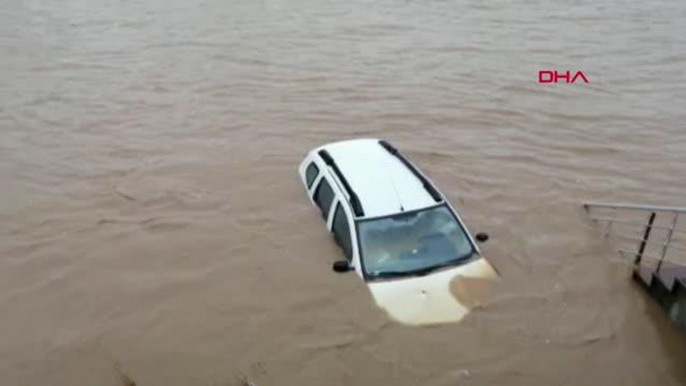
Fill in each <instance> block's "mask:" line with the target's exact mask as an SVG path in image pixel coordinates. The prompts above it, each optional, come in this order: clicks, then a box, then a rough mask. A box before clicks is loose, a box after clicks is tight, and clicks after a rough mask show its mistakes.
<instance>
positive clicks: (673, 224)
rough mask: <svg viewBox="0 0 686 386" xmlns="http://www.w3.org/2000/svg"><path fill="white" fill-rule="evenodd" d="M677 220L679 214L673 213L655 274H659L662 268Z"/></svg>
mask: <svg viewBox="0 0 686 386" xmlns="http://www.w3.org/2000/svg"><path fill="white" fill-rule="evenodd" d="M678 218H679V213H678V212H674V218H673V219H672V226H670V227H669V231H668V232H667V241H665V244H664V245H663V246H662V256H661V257H660V261H659V262H658V263H657V269H656V270H655V272H660V268H662V262H663V261H664V260H665V256H666V255H667V248H669V243H670V242H671V241H672V234H673V233H674V227H676V222H677V220H678Z"/></svg>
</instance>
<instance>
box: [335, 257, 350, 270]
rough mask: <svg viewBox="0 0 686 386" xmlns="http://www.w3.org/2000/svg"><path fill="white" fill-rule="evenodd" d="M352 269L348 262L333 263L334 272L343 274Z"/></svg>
mask: <svg viewBox="0 0 686 386" xmlns="http://www.w3.org/2000/svg"><path fill="white" fill-rule="evenodd" d="M351 269H352V267H351V266H350V262H349V261H348V260H338V261H335V262H334V263H333V270H334V272H338V273H344V272H348V271H350V270H351Z"/></svg>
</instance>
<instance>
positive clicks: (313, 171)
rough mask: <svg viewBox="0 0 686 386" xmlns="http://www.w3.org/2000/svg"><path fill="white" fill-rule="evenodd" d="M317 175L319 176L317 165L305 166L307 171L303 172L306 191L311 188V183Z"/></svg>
mask: <svg viewBox="0 0 686 386" xmlns="http://www.w3.org/2000/svg"><path fill="white" fill-rule="evenodd" d="M317 174H319V168H318V167H317V165H316V164H315V163H314V162H312V163H310V164H309V165H308V166H307V170H306V171H305V179H306V180H307V189H309V188H311V187H312V183H313V182H314V180H315V178H317Z"/></svg>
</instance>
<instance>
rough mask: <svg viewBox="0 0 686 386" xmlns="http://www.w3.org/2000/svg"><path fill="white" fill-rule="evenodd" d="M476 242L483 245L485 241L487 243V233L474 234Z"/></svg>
mask: <svg viewBox="0 0 686 386" xmlns="http://www.w3.org/2000/svg"><path fill="white" fill-rule="evenodd" d="M476 241H478V242H480V243H485V242H486V241H488V233H484V232H479V233H477V234H476Z"/></svg>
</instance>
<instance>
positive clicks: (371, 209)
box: [299, 139, 497, 324]
mask: <svg viewBox="0 0 686 386" xmlns="http://www.w3.org/2000/svg"><path fill="white" fill-rule="evenodd" d="M299 172H300V176H301V178H302V181H303V183H304V184H305V188H306V189H307V193H308V195H309V197H310V200H311V201H312V203H313V204H314V205H316V206H317V207H318V208H319V209H320V211H321V214H322V217H323V218H324V221H325V222H326V227H327V229H328V230H330V231H331V232H332V233H333V237H334V240H335V241H336V243H337V244H338V245H339V246H340V247H341V248H342V249H343V254H344V255H345V259H344V260H340V261H336V262H335V263H334V264H333V269H334V270H335V271H337V272H346V271H351V270H354V271H355V272H356V273H357V274H358V275H359V276H360V277H361V278H362V279H363V280H364V281H365V282H366V283H367V284H368V286H369V289H370V292H371V293H372V296H373V297H374V299H375V301H376V303H377V305H378V306H380V307H381V308H383V309H385V310H386V311H387V312H388V314H389V315H390V316H391V317H392V318H393V319H395V320H397V321H399V322H401V323H405V324H434V323H446V322H455V321H459V320H460V319H461V318H462V317H464V315H466V314H467V313H468V312H469V309H470V308H472V307H473V306H474V304H475V303H476V302H478V299H473V297H474V296H477V295H475V293H481V292H483V291H482V289H483V284H484V283H489V282H490V281H492V280H493V279H495V278H497V273H496V271H495V270H494V269H493V267H492V266H491V265H490V264H489V263H488V262H487V261H486V259H485V258H483V256H482V255H481V251H480V250H479V247H478V246H477V244H476V242H475V240H474V238H472V236H471V235H470V233H469V231H468V230H467V227H466V226H465V225H464V223H463V222H462V220H461V219H460V216H459V215H458V214H457V212H455V210H454V209H453V208H452V206H451V205H450V204H449V203H448V202H447V201H446V199H445V198H444V196H443V195H442V194H441V193H440V192H439V191H438V190H437V189H436V188H435V187H434V186H433V184H432V183H431V182H430V181H429V179H428V178H426V177H425V176H424V175H423V174H422V173H420V172H419V170H418V169H417V168H416V167H415V166H414V165H413V164H412V163H410V161H408V160H407V158H405V157H404V156H403V155H402V154H401V153H400V152H399V151H398V150H397V149H396V148H395V147H393V146H392V145H390V144H389V143H388V142H386V141H384V140H378V139H355V140H349V141H342V142H336V143H331V144H327V145H324V146H321V147H319V148H316V149H314V150H312V151H310V153H309V154H308V155H307V156H306V157H305V159H304V160H303V162H302V164H301V165H300V168H299ZM487 239H488V236H487V235H486V234H483V233H480V234H478V235H477V240H479V241H486V240H487ZM474 283H479V284H478V285H475V284H474ZM476 287H480V289H475V288H476Z"/></svg>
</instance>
